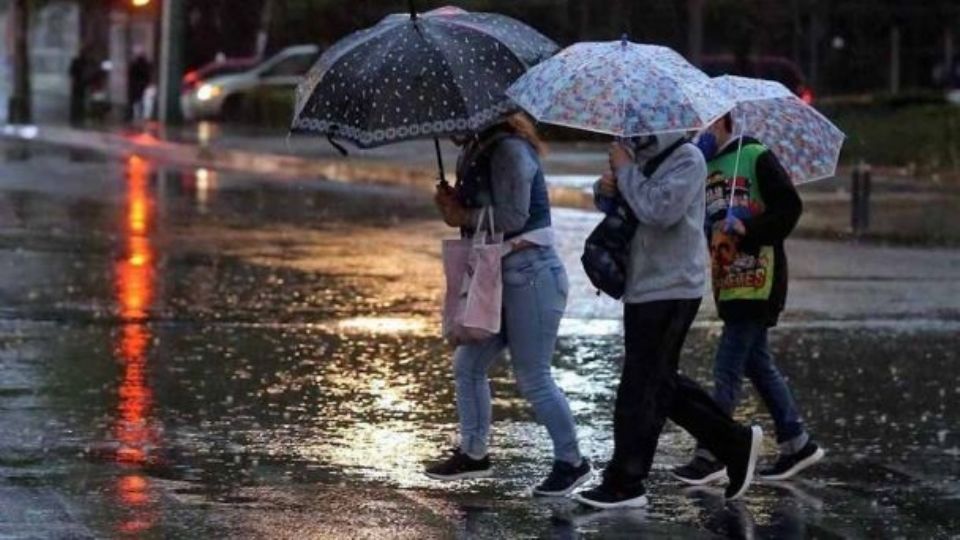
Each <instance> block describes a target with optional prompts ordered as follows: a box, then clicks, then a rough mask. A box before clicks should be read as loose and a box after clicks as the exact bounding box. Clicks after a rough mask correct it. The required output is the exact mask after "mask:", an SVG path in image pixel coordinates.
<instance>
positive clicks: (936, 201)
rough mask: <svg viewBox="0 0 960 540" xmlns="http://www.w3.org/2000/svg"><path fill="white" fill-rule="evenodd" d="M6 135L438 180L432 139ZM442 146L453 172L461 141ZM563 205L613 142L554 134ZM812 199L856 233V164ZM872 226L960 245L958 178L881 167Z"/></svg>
mask: <svg viewBox="0 0 960 540" xmlns="http://www.w3.org/2000/svg"><path fill="white" fill-rule="evenodd" d="M0 138H6V139H12V140H21V141H30V142H38V143H43V144H49V145H54V146H60V147H67V148H71V149H82V150H88V151H93V152H97V153H100V154H104V155H107V156H113V157H122V156H126V155H129V154H133V153H135V154H138V155H141V156H143V157H148V158H151V159H153V160H155V161H157V162H160V163H163V164H168V165H174V166H179V167H190V168H207V169H222V170H228V171H238V172H245V173H253V174H258V175H264V176H270V177H276V178H282V179H289V180H298V179H316V178H323V179H328V180H335V181H340V182H348V183H378V184H392V185H405V186H410V187H414V188H419V189H423V190H432V189H433V186H434V184H435V183H436V179H437V166H436V154H435V151H434V147H433V142H432V141H412V142H407V143H400V144H395V145H389V146H384V147H381V148H375V149H371V150H353V149H351V150H350V155H349V156H348V157H342V156H340V154H339V153H338V152H337V151H336V150H335V149H334V148H333V147H332V146H331V145H330V144H329V143H328V142H327V141H326V140H324V139H322V138H318V137H287V136H286V134H285V133H283V131H282V130H280V131H277V130H264V129H250V128H238V127H222V126H219V125H216V124H212V123H207V122H203V123H200V124H197V125H193V126H185V127H180V128H174V129H166V130H163V129H161V128H159V127H156V126H148V127H147V128H146V129H138V128H131V127H120V126H114V127H102V128H87V129H75V128H71V127H67V126H60V125H40V126H11V125H3V126H0ZM441 147H442V150H443V155H444V165H445V172H446V176H447V178H448V180H450V181H452V180H453V175H454V167H455V164H456V156H457V152H458V149H457V148H456V147H455V146H453V145H452V144H451V143H449V142H448V141H443V142H442V143H441ZM544 166H545V169H546V172H547V180H548V184H549V186H550V194H551V197H552V200H553V202H554V204H555V205H556V206H563V207H571V208H592V197H591V195H590V186H591V185H592V183H593V180H594V179H595V178H596V177H597V175H598V174H599V173H600V172H601V171H603V170H604V169H606V168H607V157H606V145H605V144H598V143H568V142H563V143H552V144H551V145H550V152H549V153H548V154H547V155H546V157H545V158H544ZM799 189H800V192H801V196H802V198H803V200H804V203H805V214H804V218H803V219H802V220H801V223H800V225H799V227H798V233H799V234H801V235H805V236H813V237H820V238H835V239H846V238H850V237H851V233H850V229H849V222H850V216H849V213H850V209H849V200H850V194H849V173H848V172H847V171H845V170H841V171H839V173H838V175H837V176H836V177H835V178H832V179H829V180H823V181H820V182H815V183H812V184H805V185H802V186H800V188H799ZM871 206H872V208H871V213H872V216H873V217H872V228H871V230H870V232H869V233H868V234H866V235H865V236H864V238H866V239H870V240H879V241H893V242H897V243H907V244H934V245H958V244H960V190H958V189H957V186H956V185H954V184H952V183H949V182H938V181H937V180H936V179H929V178H920V177H912V176H904V175H900V174H897V172H896V171H888V170H884V169H879V168H878V169H875V174H874V178H873V196H872V204H871Z"/></svg>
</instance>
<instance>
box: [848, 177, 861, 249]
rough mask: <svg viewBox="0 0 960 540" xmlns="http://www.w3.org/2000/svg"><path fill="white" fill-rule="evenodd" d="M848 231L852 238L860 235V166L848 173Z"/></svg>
mask: <svg viewBox="0 0 960 540" xmlns="http://www.w3.org/2000/svg"><path fill="white" fill-rule="evenodd" d="M850 230H851V231H852V232H853V235H854V236H859V235H860V164H859V163H858V164H857V165H855V166H854V167H853V172H852V173H850Z"/></svg>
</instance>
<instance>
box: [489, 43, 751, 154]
mask: <svg viewBox="0 0 960 540" xmlns="http://www.w3.org/2000/svg"><path fill="white" fill-rule="evenodd" d="M507 95H508V96H510V97H511V98H513V100H514V101H516V102H517V104H518V105H520V106H521V107H522V108H523V109H525V110H526V111H527V112H529V113H530V114H531V115H533V116H534V117H535V118H536V119H537V120H539V121H541V122H546V123H550V124H557V125H561V126H566V127H572V128H577V129H583V130H586V131H593V132H598V133H606V134H609V135H614V136H618V137H634V136H639V135H651V134H656V133H669V132H677V131H688V130H694V129H699V128H701V127H703V126H705V125H709V124H710V122H711V121H713V120H714V119H716V118H718V117H720V116H722V115H723V114H724V113H726V112H727V111H729V110H730V108H732V107H733V105H734V103H733V102H732V101H731V100H730V99H729V98H728V97H727V96H726V95H725V94H721V93H718V92H717V91H716V90H715V89H714V88H713V86H712V85H711V84H710V78H709V77H708V76H707V75H705V74H704V73H703V72H702V71H700V70H699V69H697V68H696V67H694V66H693V65H692V64H690V63H689V62H687V61H686V60H685V59H684V58H683V57H682V56H680V55H679V54H678V53H677V52H675V51H673V50H672V49H670V48H668V47H661V46H656V45H640V44H636V43H630V42H629V41H627V40H626V39H623V40H621V41H610V42H600V43H577V44H575V45H571V46H570V47H568V48H566V49H564V50H563V51H561V52H560V53H558V54H557V55H556V56H554V57H553V58H551V59H550V60H547V61H545V62H543V63H541V64H539V65H538V66H536V67H534V68H532V69H531V70H530V71H528V72H527V73H526V75H524V76H523V77H521V78H520V79H519V80H517V82H516V83H514V84H513V86H511V87H510V88H509V89H508V90H507Z"/></svg>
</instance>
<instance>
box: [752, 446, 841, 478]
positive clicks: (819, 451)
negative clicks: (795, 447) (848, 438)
mask: <svg viewBox="0 0 960 540" xmlns="http://www.w3.org/2000/svg"><path fill="white" fill-rule="evenodd" d="M824 454H826V452H824V451H823V448H820V447H819V446H817V443H815V442H813V441H809V442H808V443H807V444H806V445H805V446H804V447H803V448H801V449H800V451H799V452H795V453H793V454H780V458H779V459H777V462H776V463H774V464H773V465H772V466H770V467H767V468H766V469H764V470H762V471H760V472H759V473H758V475H759V476H760V479H761V480H773V481H775V480H786V479H788V478H791V477H793V476H794V475H795V474H797V473H799V472H800V471H802V470H804V469H806V468H807V467H809V466H811V465H813V464H814V463H816V462H818V461H820V460H821V459H823V456H824Z"/></svg>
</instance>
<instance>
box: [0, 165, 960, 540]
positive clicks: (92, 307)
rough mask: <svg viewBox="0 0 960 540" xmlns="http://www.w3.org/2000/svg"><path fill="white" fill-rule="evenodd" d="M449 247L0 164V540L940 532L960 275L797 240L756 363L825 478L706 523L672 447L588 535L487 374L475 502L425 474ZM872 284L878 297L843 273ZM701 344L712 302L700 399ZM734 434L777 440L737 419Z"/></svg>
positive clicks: (586, 383) (223, 194)
mask: <svg viewBox="0 0 960 540" xmlns="http://www.w3.org/2000/svg"><path fill="white" fill-rule="evenodd" d="M594 219H595V217H594V216H592V215H590V214H586V213H582V212H576V211H570V210H558V211H557V212H556V214H555V220H556V222H557V227H558V229H559V230H560V231H561V233H562V237H563V238H564V241H563V246H562V247H563V252H564V254H565V259H566V261H567V265H568V269H569V271H570V273H571V278H572V281H573V297H572V298H571V305H570V308H569V310H568V318H567V319H566V320H565V322H564V325H563V329H562V332H563V336H562V338H561V340H560V343H559V347H558V353H557V357H556V361H555V372H554V373H555V377H556V379H557V380H558V381H559V383H560V385H561V386H562V387H563V389H564V390H565V391H566V392H567V395H568V396H569V398H570V400H571V405H572V408H573V411H574V414H575V415H576V419H577V422H578V427H579V433H580V436H581V438H582V441H583V447H584V450H585V452H586V453H587V454H588V455H589V456H591V457H592V458H594V459H595V461H597V462H600V463H603V462H605V460H606V459H607V458H608V457H609V453H610V450H611V434H610V430H611V410H612V405H613V396H614V391H615V384H616V378H617V371H618V368H617V363H616V361H617V357H618V356H619V354H620V352H621V346H620V343H619V339H620V338H619V332H620V329H619V325H618V324H617V322H616V315H617V309H616V306H615V305H614V304H612V303H610V302H606V301H604V300H602V299H597V298H596V297H595V296H594V295H593V294H592V293H591V291H590V290H589V288H588V287H587V286H586V285H585V281H584V279H585V278H584V277H583V276H582V274H581V273H580V272H579V269H578V265H577V264H576V247H577V245H578V243H579V242H580V239H581V238H582V237H583V235H584V234H585V233H586V232H587V229H588V227H589V225H590V224H591V223H592V222H593V220H594ZM442 234H444V230H443V228H442V227H441V226H440V225H439V224H438V222H437V220H436V219H434V216H433V213H432V211H431V208H430V206H429V200H428V198H427V197H425V196H424V195H423V194H422V193H418V192H411V191H405V190H403V189H397V188H388V187H372V186H364V187H358V186H350V185H344V184H339V183H328V182H321V181H309V182H307V181H304V182H296V183H294V182H284V181H276V180H261V179H255V178H249V177H245V176H244V175H238V174H230V175H226V174H222V173H218V172H217V171H206V170H189V171H175V170H163V169H160V168H158V167H157V166H155V165H154V164H151V163H148V162H146V161H144V160H142V159H139V158H136V157H131V158H129V159H128V160H126V161H122V162H113V161H103V160H97V159H93V158H89V157H88V159H87V160H86V161H82V162H70V161H67V160H65V159H64V158H63V157H62V156H60V155H59V154H56V153H53V154H41V155H37V156H36V157H35V159H34V160H33V161H32V162H28V163H22V162H21V163H0V300H2V301H0V538H8V537H12V538H19V537H58V538H60V537H63V538H77V537H80V538H82V537H122V536H145V537H198V538H224V537H260V538H310V537H316V538H328V537H337V538H353V537H366V538H431V537H456V536H460V537H481V538H496V537H504V538H517V537H522V538H531V537H546V538H552V537H557V538H578V537H610V536H618V535H619V536H624V537H636V536H638V535H642V536H650V537H691V538H699V537H713V536H733V537H746V538H760V537H767V538H806V537H817V538H836V537H861V538H868V537H869V538H875V537H886V538H899V537H902V538H950V537H957V535H960V480H958V475H960V433H958V430H957V426H958V420H960V337H958V330H960V322H958V321H960V316H958V313H960V306H958V304H960V300H958V299H957V294H956V293H957V291H958V287H960V272H958V271H957V267H958V261H960V254H958V252H957V251H949V250H939V251H923V250H901V251H897V250H886V251H885V250H884V249H881V248H876V249H873V248H862V247H856V248H855V247H854V246H846V247H844V245H840V244H831V243H827V242H795V243H794V244H792V246H791V249H792V251H794V253H795V255H794V265H795V268H798V269H799V270H798V272H797V273H796V276H795V286H794V291H793V294H794V297H795V298H794V299H792V300H791V305H792V306H793V307H794V315H792V316H789V317H787V320H786V324H784V325H783V326H782V327H781V328H778V329H777V330H775V331H774V333H773V334H772V336H773V337H772V340H773V348H774V351H775V354H776V355H777V357H778V358H779V361H780V364H781V366H782V368H783V369H784V371H785V372H786V373H787V374H788V375H789V376H790V379H791V381H792V383H793V385H794V388H795V392H796V395H797V398H798V401H799V402H800V404H801V406H802V408H803V410H804V412H805V415H806V418H807V421H808V424H809V427H810V429H811V431H812V432H813V433H814V435H815V437H817V439H818V440H819V441H820V442H821V443H822V444H823V445H824V446H825V447H826V448H827V450H828V459H827V460H826V461H825V462H824V463H823V464H822V465H820V466H818V467H817V468H816V469H813V470H811V471H810V472H809V474H807V475H805V476H804V478H803V479H802V480H798V481H795V482H788V483H778V484H773V485H758V486H757V487H756V488H755V489H753V490H751V492H750V493H749V494H748V496H747V497H746V498H745V500H744V501H743V502H738V503H734V504H724V502H723V500H722V498H721V497H720V495H719V494H718V492H714V491H711V490H707V489H701V490H697V489H694V490H684V489H681V488H680V487H678V486H677V485H676V484H675V483H674V482H672V481H670V480H669V478H668V477H667V475H666V470H667V469H668V468H669V467H671V466H673V465H675V464H678V463H680V462H682V461H683V460H684V458H685V456H686V455H687V452H688V450H689V448H690V445H691V440H690V438H689V437H688V436H686V435H685V434H683V433H682V432H680V431H679V430H678V429H677V428H675V427H673V426H669V427H668V429H667V431H666V432H665V434H664V436H663V437H662V439H661V445H660V453H659V455H658V457H657V460H656V462H655V470H654V473H653V477H652V479H651V482H650V486H649V489H650V491H651V492H652V501H653V503H652V506H651V507H650V508H648V509H646V510H644V511H623V512H616V511H614V512H602V513H592V512H587V511H584V510H581V509H579V508H577V507H576V506H575V505H574V504H573V503H570V502H569V501H565V500H552V501H544V500H535V499H532V498H530V497H529V495H528V494H527V488H528V486H529V484H531V483H532V482H533V481H535V480H537V479H539V475H541V474H543V473H544V472H545V471H546V469H547V468H548V466H549V461H550V452H549V439H548V438H547V436H546V433H545V431H544V430H543V429H542V428H541V427H540V426H538V425H537V424H536V423H535V422H534V420H533V418H532V414H531V411H530V410H529V409H528V407H527V406H526V405H525V403H524V402H523V400H522V399H520V398H519V396H518V394H517V392H516V390H515V388H514V386H513V384H512V383H511V378H510V375H509V373H508V371H507V369H506V368H505V366H504V365H499V366H498V367H497V368H496V369H495V371H494V373H493V386H494V392H495V395H496V398H495V403H494V416H495V421H496V423H495V426H494V442H493V452H494V460H495V467H496V478H495V479H492V480H484V481H476V482H472V483H464V484H460V485H438V484H437V483H434V482H432V481H429V480H427V479H425V478H423V477H422V476H421V475H420V474H419V471H420V468H421V465H420V464H421V462H422V461H424V460H426V459H429V458H431V457H434V456H436V455H437V453H438V452H439V451H440V450H442V449H444V448H446V447H447V445H448V438H449V436H450V435H451V434H452V433H453V432H454V428H455V422H456V416H455V410H454V406H453V389H452V385H451V379H450V369H449V368H450V361H449V351H448V350H447V348H446V347H445V346H444V345H443V344H442V343H441V341H440V340H439V339H438V338H437V313H436V310H437V303H436V299H437V297H438V295H439V293H440V287H441V284H440V271H439V264H438V242H437V239H438V238H439V237H441V235H442ZM846 250H849V251H850V254H849V255H848V254H846V253H845V251H846ZM851 258H852V259H854V262H852V263H851V261H850V260H849V259H851ZM871 258H873V259H879V260H880V262H876V261H875V262H874V263H873V264H874V265H875V267H876V268H875V269H873V270H871V271H870V272H871V273H877V272H879V274H880V275H872V277H870V276H868V277H867V278H864V279H857V278H856V274H855V273H853V274H850V273H846V274H845V273H844V268H847V267H848V266H849V265H850V264H854V265H856V264H857V262H856V260H860V261H861V263H862V264H867V262H869V261H870V260H871ZM884 259H886V260H889V264H884V262H883V260H884ZM864 261H867V262H864ZM911 261H913V262H911ZM911 265H915V266H916V272H914V266H911ZM921 266H922V268H920V267H921ZM823 268H826V269H827V270H822V272H821V274H822V273H823V272H826V274H824V275H821V274H818V273H817V272H818V269H823ZM897 268H900V270H897ZM884 271H888V272H892V273H891V274H890V275H883V273H884ZM851 275H852V276H853V277H851ZM851 291H852V292H851ZM851 298H853V299H851ZM705 304H709V302H705ZM717 332H718V328H717V326H716V323H715V321H714V319H713V315H712V311H711V310H710V309H709V306H705V308H704V310H703V313H702V314H701V318H700V321H699V322H698V323H697V325H696V327H695V329H694V330H693V332H692V334H691V337H690V339H689V341H688V346H687V349H686V355H685V359H684V363H683V368H684V369H685V370H686V371H687V372H689V373H692V374H693V375H694V376H695V377H696V378H698V379H699V380H701V381H707V380H709V378H710V377H709V362H710V358H711V353H712V350H713V346H714V343H715V341H716V337H717ZM740 416H741V417H742V419H754V420H758V421H762V422H763V423H764V426H765V428H766V429H767V431H771V430H770V425H769V421H768V420H767V416H766V414H765V412H764V410H763V408H762V405H760V404H759V403H758V401H757V399H756V397H755V396H754V395H752V394H751V395H750V396H749V398H748V399H747V401H746V404H745V405H744V406H743V407H742V408H741V410H740ZM765 450H766V454H767V455H768V456H769V455H772V453H773V451H774V447H773V445H772V444H768V445H767V447H766V449H765Z"/></svg>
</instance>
